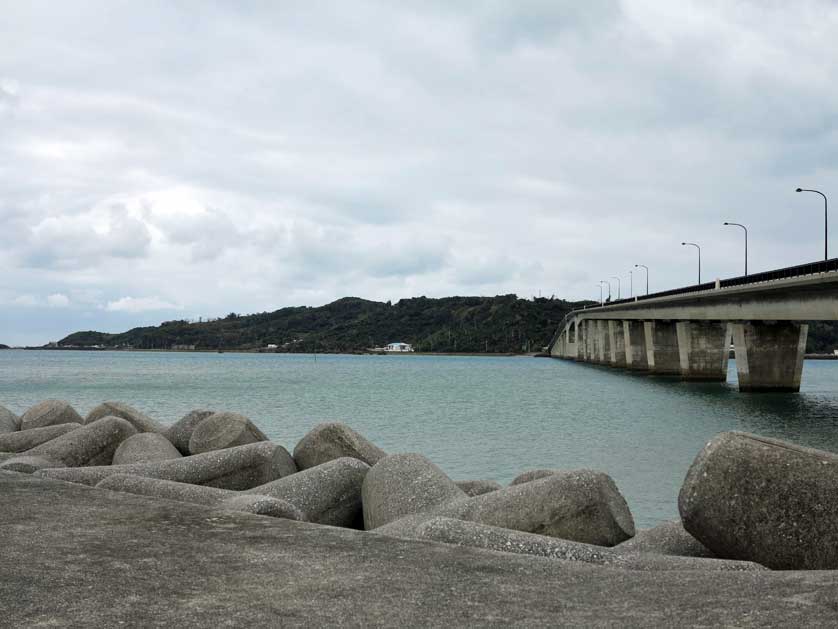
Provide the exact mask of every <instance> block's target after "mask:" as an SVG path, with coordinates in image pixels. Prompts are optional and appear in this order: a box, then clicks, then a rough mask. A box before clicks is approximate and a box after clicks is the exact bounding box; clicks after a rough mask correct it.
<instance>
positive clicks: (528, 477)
mask: <svg viewBox="0 0 838 629" xmlns="http://www.w3.org/2000/svg"><path fill="white" fill-rule="evenodd" d="M560 471H561V470H527V471H526V472H521V473H520V474H518V476H516V477H515V478H513V479H512V482H511V483H509V486H510V487H511V486H512V485H520V484H522V483H529V482H530V481H534V480H538V479H539V478H547V477H548V476H552V475H553V474H558V473H559V472H560Z"/></svg>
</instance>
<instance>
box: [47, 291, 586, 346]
mask: <svg viewBox="0 0 838 629" xmlns="http://www.w3.org/2000/svg"><path fill="white" fill-rule="evenodd" d="M584 303H588V302H584ZM581 305H582V303H579V302H576V303H574V302H567V301H562V300H559V299H547V298H538V299H533V300H526V299H518V298H517V297H516V296H515V295H501V296H497V297H446V298H443V299H429V298H427V297H417V298H414V299H403V300H401V301H399V302H397V303H395V304H390V303H389V302H388V303H381V302H375V301H368V300H365V299H359V298H355V297H345V298H343V299H339V300H338V301H335V302H333V303H331V304H327V305H325V306H320V307H317V308H310V307H292V308H283V309H281V310H277V311H275V312H266V313H260V314H252V315H246V316H243V315H238V314H236V313H230V314H228V315H227V316H226V317H224V318H221V319H215V320H211V321H204V322H189V321H182V320H181V321H166V322H165V323H163V324H161V325H159V326H156V327H143V328H134V329H133V330H129V331H127V332H123V333H121V334H106V333H103V332H93V331H87V332H76V333H74V334H70V335H69V336H67V337H66V338H64V339H62V340H61V341H59V343H58V344H59V346H65V347H66V346H76V347H92V346H96V345H99V346H105V347H133V348H137V349H169V348H171V347H172V346H178V345H180V346H191V345H194V346H195V348H196V349H258V348H264V347H266V346H267V345H269V344H270V345H277V346H278V348H279V351H287V352H312V351H318V352H356V351H361V350H364V349H365V348H369V347H379V346H382V345H385V344H387V343H391V342H396V341H402V342H405V343H411V344H412V345H413V346H414V348H415V349H416V350H417V351H426V352H484V351H488V352H522V351H539V350H541V348H542V347H543V346H545V345H547V344H548V343H549V342H550V339H551V338H552V336H553V333H554V332H555V331H556V327H557V326H558V324H559V322H560V321H561V320H562V318H563V317H564V315H565V314H566V313H567V312H568V311H570V310H572V309H573V308H576V307H580V306H581Z"/></svg>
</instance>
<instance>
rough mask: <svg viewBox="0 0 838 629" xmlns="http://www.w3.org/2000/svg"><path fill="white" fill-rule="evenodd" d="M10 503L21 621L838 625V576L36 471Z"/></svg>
mask: <svg viewBox="0 0 838 629" xmlns="http://www.w3.org/2000/svg"><path fill="white" fill-rule="evenodd" d="M0 504H2V505H3V508H2V509H0V530H2V531H3V535H4V538H3V542H4V543H3V544H2V546H0V557H2V560H3V565H5V566H14V569H8V570H0V614H2V618H3V623H4V624H5V625H6V626H9V627H32V626H42V625H51V626H77V627H82V626H83V627H91V628H97V627H115V626H120V625H125V626H143V627H146V626H167V627H184V628H192V627H208V626H250V627H261V626H275V625H277V624H282V625H283V626H371V627H372V626H375V627H412V626H416V625H417V624H421V625H425V626H437V627H443V626H446V627H447V626H454V625H458V626H472V627H484V626H494V627H509V626H527V627H556V626H568V627H583V626H584V627H590V626H600V627H606V626H608V627H627V626H637V627H641V626H642V627H679V628H683V627H716V626H728V627H729V626H750V627H753V626H775V627H817V626H822V627H834V626H836V625H838V572H834V571H821V572H809V573H799V572H770V571H765V572H749V573H741V572H704V571H692V572H680V573H673V572H657V571H628V570H614V569H608V568H602V567H598V566H590V565H584V564H580V563H578V562H568V561H562V560H557V559H547V558H541V557H532V556H516V555H512V554H501V553H496V552H489V551H485V550H479V549H473V548H459V547H454V546H450V545H446V544H439V543H434V542H424V541H410V540H400V539H394V538H388V537H385V536H381V535H373V534H369V533H363V532H359V531H352V530H347V529H339V528H334V527H322V526H317V525H313V524H307V523H302V522H293V521H291V520H283V519H275V518H262V517H257V516H253V515H249V514H245V513H235V512H221V511H219V510H217V509H214V508H211V507H201V506H197V505H194V506H193V505H188V504H175V503H172V502H169V501H166V500H156V499H150V498H144V497H141V496H132V495H131V494H120V493H114V492H106V491H99V490H96V489H93V488H88V487H84V486H81V485H72V484H67V483H59V482H54V481H45V480H42V479H39V478H38V477H32V476H26V475H21V474H3V473H0ZM57 513H59V514H61V517H56V514H57Z"/></svg>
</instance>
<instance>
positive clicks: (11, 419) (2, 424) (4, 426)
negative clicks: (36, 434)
mask: <svg viewBox="0 0 838 629" xmlns="http://www.w3.org/2000/svg"><path fill="white" fill-rule="evenodd" d="M16 430H20V417H18V416H17V415H15V414H14V413H12V411H10V410H9V409H7V408H6V407H5V406H2V405H0V434H2V433H6V432H15V431H16ZM2 450H3V448H0V451H2Z"/></svg>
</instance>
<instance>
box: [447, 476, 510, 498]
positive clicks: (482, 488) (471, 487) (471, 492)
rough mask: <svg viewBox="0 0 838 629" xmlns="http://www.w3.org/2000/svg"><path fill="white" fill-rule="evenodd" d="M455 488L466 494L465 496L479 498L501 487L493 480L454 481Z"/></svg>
mask: <svg viewBox="0 0 838 629" xmlns="http://www.w3.org/2000/svg"><path fill="white" fill-rule="evenodd" d="M455 484H456V485H457V487H459V488H460V489H462V490H463V491H464V492H466V495H467V496H471V497H474V496H481V495H483V494H488V493H489V492H490V491H497V490H498V489H500V488H501V487H503V485H501V484H500V483H499V482H497V481H494V480H458V481H455Z"/></svg>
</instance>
